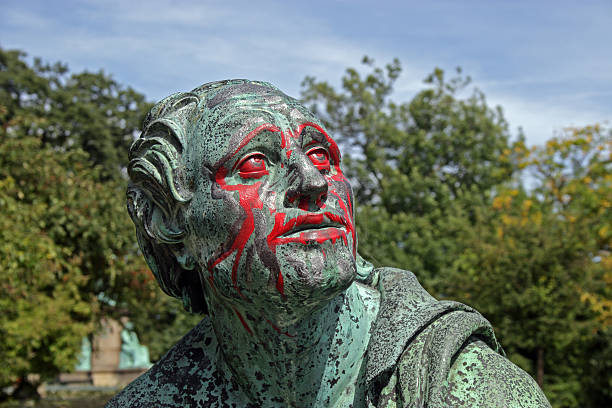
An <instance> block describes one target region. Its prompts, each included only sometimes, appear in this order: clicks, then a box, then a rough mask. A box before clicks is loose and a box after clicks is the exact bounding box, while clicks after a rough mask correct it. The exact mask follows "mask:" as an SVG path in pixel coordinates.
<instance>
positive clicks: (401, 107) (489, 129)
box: [302, 57, 514, 285]
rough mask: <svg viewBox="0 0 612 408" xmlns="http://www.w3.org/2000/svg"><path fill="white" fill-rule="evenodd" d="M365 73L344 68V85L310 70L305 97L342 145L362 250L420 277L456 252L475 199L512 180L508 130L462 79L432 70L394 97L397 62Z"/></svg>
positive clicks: (429, 279)
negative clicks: (409, 93) (404, 98)
mask: <svg viewBox="0 0 612 408" xmlns="http://www.w3.org/2000/svg"><path fill="white" fill-rule="evenodd" d="M363 62H364V64H365V66H366V67H368V69H370V72H369V73H367V74H366V75H363V76H362V75H361V74H359V72H358V71H357V70H355V69H352V68H349V69H347V71H346V74H345V76H344V77H343V78H342V89H341V90H336V89H334V88H333V87H332V86H330V85H329V84H328V83H326V82H318V81H316V80H315V78H312V77H307V78H306V79H305V80H304V82H303V92H302V97H303V99H304V100H305V101H306V102H308V103H311V104H312V109H313V110H314V111H315V112H316V113H318V114H319V116H320V117H322V119H323V120H324V122H325V124H326V126H327V128H328V129H329V130H330V131H331V132H332V133H333V134H334V137H336V138H337V139H338V140H339V141H340V143H341V144H343V146H344V148H345V149H344V150H345V151H348V154H347V155H346V160H345V163H346V164H345V166H346V167H347V174H348V175H349V177H350V178H351V180H352V182H353V187H354V191H355V196H356V201H357V203H358V206H357V207H356V208H357V214H356V218H357V226H358V232H359V237H360V238H361V241H360V245H359V251H360V253H361V254H362V255H364V257H366V258H368V259H371V260H373V261H374V262H375V263H376V264H379V265H381V264H384V265H387V266H389V265H393V266H398V267H403V268H406V269H411V270H412V271H413V272H415V273H416V274H417V276H418V277H419V279H420V280H421V281H425V283H426V285H427V284H428V283H430V282H433V279H434V278H435V277H436V276H437V275H438V274H439V273H440V271H441V270H443V269H444V268H445V267H446V265H447V264H448V262H449V260H451V259H452V258H453V254H454V253H455V247H456V236H457V235H456V234H457V233H458V232H459V231H460V230H461V229H462V228H463V226H462V225H463V224H465V223H470V222H471V220H470V211H469V208H471V207H472V206H473V205H475V204H477V203H480V202H484V201H486V200H488V198H489V196H490V192H491V190H492V188H493V187H494V186H496V185H498V184H499V183H501V182H503V181H506V180H509V179H510V178H511V176H512V173H513V171H514V168H513V166H512V162H511V160H510V158H509V157H507V156H504V155H503V154H502V153H503V152H504V151H507V150H509V148H510V145H509V134H508V130H507V124H506V121H505V120H504V118H503V114H502V112H501V109H500V108H496V109H491V108H489V107H488V105H487V103H486V99H485V97H484V95H483V94H482V92H480V91H478V90H477V89H473V90H472V92H471V94H469V95H468V96H467V97H465V98H461V97H460V95H462V94H465V92H466V90H467V87H468V85H469V83H470V79H469V77H467V78H466V77H463V76H461V70H459V69H458V70H457V74H458V75H457V76H456V77H454V78H451V79H450V80H448V79H447V78H446V77H445V75H444V72H443V71H442V70H440V69H435V70H434V72H433V73H432V74H431V75H429V76H428V77H427V78H426V80H425V84H426V88H425V89H424V90H422V91H420V92H419V93H418V94H417V95H416V96H415V97H414V98H413V99H412V100H411V101H409V102H405V103H397V102H394V101H393V100H391V94H392V91H393V85H394V83H395V81H396V80H397V78H398V77H399V75H400V72H401V67H400V63H399V61H397V60H395V61H393V62H392V63H391V64H388V65H387V66H386V67H385V69H382V68H377V67H374V65H373V61H372V60H371V59H369V58H367V57H365V58H364V60H363Z"/></svg>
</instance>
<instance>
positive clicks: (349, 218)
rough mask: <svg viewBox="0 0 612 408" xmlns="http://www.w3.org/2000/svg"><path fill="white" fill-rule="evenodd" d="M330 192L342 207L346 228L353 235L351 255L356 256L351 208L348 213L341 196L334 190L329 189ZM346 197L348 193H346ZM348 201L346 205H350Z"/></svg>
mask: <svg viewBox="0 0 612 408" xmlns="http://www.w3.org/2000/svg"><path fill="white" fill-rule="evenodd" d="M330 193H331V194H333V195H335V196H336V197H337V198H338V204H340V208H341V209H342V211H343V212H344V218H345V219H346V222H347V224H348V225H347V228H348V229H349V230H350V232H351V235H352V237H353V256H355V257H356V256H357V242H356V240H355V238H356V237H355V226H354V225H353V217H352V210H351V213H349V210H348V208H347V204H346V203H345V202H344V200H342V198H341V197H340V195H339V194H338V193H337V192H336V191H335V190H332V191H330ZM347 197H348V195H347ZM347 201H348V203H349V204H348V206H349V207H351V204H350V200H347Z"/></svg>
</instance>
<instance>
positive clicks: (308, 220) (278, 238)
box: [268, 212, 348, 245]
mask: <svg viewBox="0 0 612 408" xmlns="http://www.w3.org/2000/svg"><path fill="white" fill-rule="evenodd" d="M277 215H278V214H277ZM284 218H285V217H284V214H283V216H282V217H279V218H277V219H276V223H275V225H274V229H273V230H272V232H271V234H270V236H269V238H268V242H269V243H270V244H273V245H279V244H285V243H289V242H299V243H303V244H305V243H308V242H314V241H316V242H319V243H321V242H323V241H327V240H332V241H333V242H335V241H336V240H337V239H338V238H342V240H343V241H344V242H345V243H347V244H348V242H347V238H346V225H347V222H346V220H345V219H344V218H343V217H342V216H340V215H336V214H333V213H331V212H325V213H306V214H303V215H299V216H297V217H295V218H291V219H289V220H288V221H287V222H284Z"/></svg>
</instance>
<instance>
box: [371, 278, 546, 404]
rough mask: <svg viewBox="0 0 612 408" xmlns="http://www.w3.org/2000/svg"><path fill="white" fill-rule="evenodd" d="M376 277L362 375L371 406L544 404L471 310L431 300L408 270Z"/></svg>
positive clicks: (480, 316)
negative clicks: (375, 311)
mask: <svg viewBox="0 0 612 408" xmlns="http://www.w3.org/2000/svg"><path fill="white" fill-rule="evenodd" d="M374 275H375V278H374V281H373V284H375V285H376V287H377V288H378V290H379V291H380V294H381V303H380V312H379V315H378V318H377V321H376V324H375V325H374V332H373V335H372V341H371V343H370V346H369V348H368V361H367V369H366V376H367V382H368V398H369V399H370V401H372V402H373V403H374V404H375V405H376V406H387V405H385V404H387V402H389V401H397V400H398V399H399V400H401V401H403V402H402V404H406V405H407V406H421V405H420V404H425V405H427V406H431V407H442V406H452V407H471V406H474V407H476V406H483V407H488V406H498V405H496V402H499V403H500V405H499V406H509V407H514V406H525V407H548V406H549V405H548V402H547V401H546V398H545V397H544V396H543V394H542V392H541V390H540V389H539V388H538V386H537V385H536V384H535V382H534V381H533V380H532V379H531V377H530V376H529V375H528V374H527V373H525V372H524V371H522V370H521V369H520V368H518V367H517V366H515V365H514V364H513V363H512V362H510V361H509V360H508V359H506V358H505V357H504V356H503V350H502V348H501V346H500V345H499V344H498V342H497V340H496V338H495V334H494V333H493V328H492V327H491V324H490V323H489V322H488V321H487V320H486V319H485V318H484V317H483V316H482V315H481V314H480V313H478V312H477V311H476V310H474V309H472V308H471V307H469V306H466V305H464V304H462V303H458V302H453V301H438V300H436V299H435V298H434V297H433V296H431V295H430V294H429V293H427V291H425V290H424V289H423V288H422V287H421V285H420V284H419V282H418V281H417V279H416V277H415V275H414V274H413V273H411V272H408V271H404V270H400V269H394V268H380V269H377V270H374ZM449 391H452V392H449ZM479 404H480V405H479ZM390 406H394V405H393V404H391V405H390ZM402 406H404V405H402Z"/></svg>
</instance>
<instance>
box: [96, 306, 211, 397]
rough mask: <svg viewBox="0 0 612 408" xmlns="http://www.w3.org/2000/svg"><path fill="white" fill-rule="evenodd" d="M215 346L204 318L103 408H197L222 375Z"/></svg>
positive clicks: (208, 324) (209, 327)
mask: <svg viewBox="0 0 612 408" xmlns="http://www.w3.org/2000/svg"><path fill="white" fill-rule="evenodd" d="M217 347H218V345H217V341H216V338H215V336H214V333H213V331H212V327H211V325H210V321H209V320H208V318H204V319H203V320H202V321H201V322H200V323H199V324H198V325H197V326H196V327H194V328H193V329H192V330H191V331H190V332H189V333H187V334H186V335H185V336H184V337H183V338H182V339H181V340H180V341H179V342H178V343H177V344H175V345H174V346H173V347H172V348H171V349H170V350H169V351H168V352H167V353H166V354H165V355H164V356H163V357H162V358H161V359H160V360H159V361H158V362H157V363H155V364H154V365H153V367H151V368H150V369H149V370H148V371H147V372H145V373H144V374H142V375H141V376H140V377H138V378H137V379H136V380H134V381H132V382H131V383H130V384H129V385H128V386H127V387H126V388H124V389H123V390H122V391H121V392H120V393H119V394H117V395H116V396H115V397H113V398H112V399H111V400H110V401H109V402H108V403H107V405H106V408H115V407H122V408H124V407H130V408H131V407H134V408H136V407H143V408H144V407H147V408H149V407H153V406H155V407H168V408H170V407H183V406H198V404H197V403H198V402H199V401H204V399H207V398H209V397H210V395H209V394H210V392H209V390H207V387H208V385H210V384H215V383H219V382H220V379H219V378H218V377H222V376H223V373H221V372H219V370H218V369H217V364H216V359H215V358H214V356H215V355H216V349H217ZM215 388H218V387H215ZM213 394H214V392H213Z"/></svg>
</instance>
